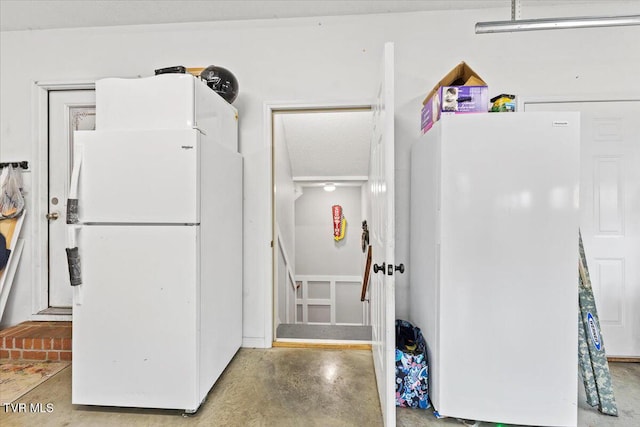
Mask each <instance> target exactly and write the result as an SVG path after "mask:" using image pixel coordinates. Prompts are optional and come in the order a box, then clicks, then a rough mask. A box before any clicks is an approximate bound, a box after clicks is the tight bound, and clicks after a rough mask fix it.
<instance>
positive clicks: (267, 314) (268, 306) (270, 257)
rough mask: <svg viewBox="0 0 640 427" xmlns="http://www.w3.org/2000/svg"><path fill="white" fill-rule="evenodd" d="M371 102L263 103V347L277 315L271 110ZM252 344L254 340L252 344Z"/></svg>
mask: <svg viewBox="0 0 640 427" xmlns="http://www.w3.org/2000/svg"><path fill="white" fill-rule="evenodd" d="M371 107H372V104H371V100H370V99H369V100H366V101H352V102H349V101H342V102H341V101H336V102H313V101H310V102H307V101H267V102H265V103H264V108H263V118H264V120H263V123H264V140H265V142H266V147H265V148H266V149H267V150H268V152H269V155H268V156H267V161H268V166H267V170H268V171H269V179H268V180H266V181H265V183H266V184H267V185H268V186H269V187H268V190H267V191H268V193H266V194H269V203H268V205H267V208H266V209H265V215H264V218H265V220H266V221H268V223H267V224H266V225H267V229H269V230H271V239H270V243H269V242H267V243H268V244H270V245H271V248H270V250H268V251H266V253H267V256H266V257H265V259H264V260H263V262H264V263H265V264H264V265H266V266H268V268H269V269H270V271H271V274H270V275H269V276H268V279H267V287H266V289H265V298H264V342H263V347H264V348H271V347H272V345H273V339H274V337H275V334H274V330H273V329H274V325H275V320H274V316H275V314H276V311H275V307H274V306H275V299H274V295H276V294H275V292H274V286H275V274H276V273H275V266H274V260H275V259H276V257H275V253H274V251H275V250H277V248H278V246H277V245H276V244H275V241H276V239H275V236H276V234H275V233H276V231H275V215H274V204H273V198H274V194H273V184H274V182H273V181H274V176H273V173H274V168H273V162H274V156H273V120H272V117H273V112H274V111H287V112H289V111H290V112H294V111H304V110H347V109H365V108H369V109H370V108H371ZM252 343H253V341H252ZM245 344H247V339H246V338H245V340H244V343H243V345H245Z"/></svg>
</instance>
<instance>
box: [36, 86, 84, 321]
mask: <svg viewBox="0 0 640 427" xmlns="http://www.w3.org/2000/svg"><path fill="white" fill-rule="evenodd" d="M83 89H88V90H91V89H95V81H90V80H85V81H73V82H69V81H51V82H39V81H36V82H34V84H33V87H32V91H31V94H32V95H31V106H32V108H31V117H32V121H31V123H32V130H31V132H32V141H33V142H32V159H31V167H30V169H31V174H32V175H31V176H32V181H31V186H32V188H31V193H32V195H33V197H32V200H33V209H32V210H31V211H32V213H33V216H32V219H31V226H32V232H31V236H30V237H31V239H32V257H33V272H32V274H33V276H32V281H31V295H32V296H31V313H32V314H31V320H48V321H55V320H58V321H69V320H71V315H70V314H50V313H41V312H42V311H43V310H46V309H47V308H49V304H48V282H49V279H48V277H49V272H48V269H49V268H48V263H47V256H48V251H47V244H48V243H47V242H48V238H47V235H48V233H47V230H46V228H45V227H44V222H43V221H38V218H42V217H43V216H44V215H45V214H46V213H47V212H48V208H49V201H48V199H47V195H48V194H47V187H48V176H49V169H48V162H47V158H48V157H47V154H48V145H49V119H48V112H49V92H50V91H55V90H83Z"/></svg>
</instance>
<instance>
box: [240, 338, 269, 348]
mask: <svg viewBox="0 0 640 427" xmlns="http://www.w3.org/2000/svg"><path fill="white" fill-rule="evenodd" d="M242 347H243V348H271V345H266V344H265V340H264V338H254V337H242Z"/></svg>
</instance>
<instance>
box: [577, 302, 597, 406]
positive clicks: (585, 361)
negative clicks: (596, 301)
mask: <svg viewBox="0 0 640 427" xmlns="http://www.w3.org/2000/svg"><path fill="white" fill-rule="evenodd" d="M578 361H579V363H580V374H581V376H582V383H583V384H584V390H585V392H586V395H587V403H588V404H589V405H591V406H598V405H600V398H598V388H597V387H596V380H595V375H594V374H593V367H592V366H591V356H589V344H587V338H586V336H585V333H584V326H583V324H582V314H581V313H578Z"/></svg>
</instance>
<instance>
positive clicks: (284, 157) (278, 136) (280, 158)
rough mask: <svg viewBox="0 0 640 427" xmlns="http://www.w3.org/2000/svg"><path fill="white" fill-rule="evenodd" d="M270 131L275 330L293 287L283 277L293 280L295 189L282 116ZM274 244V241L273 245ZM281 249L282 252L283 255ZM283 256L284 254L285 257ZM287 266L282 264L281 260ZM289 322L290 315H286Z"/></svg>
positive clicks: (275, 118) (280, 321)
mask: <svg viewBox="0 0 640 427" xmlns="http://www.w3.org/2000/svg"><path fill="white" fill-rule="evenodd" d="M273 128H274V150H273V155H274V167H275V170H274V177H275V204H276V209H275V211H276V221H277V224H278V227H277V231H276V233H279V236H278V239H279V240H280V243H279V245H278V246H276V248H277V251H276V256H277V257H278V260H277V266H278V268H277V270H276V279H275V280H276V282H277V287H276V289H277V290H278V292H277V293H278V297H277V313H278V318H277V319H276V328H277V326H278V324H280V323H285V322H286V310H287V299H286V293H287V292H288V293H289V294H290V296H291V298H294V294H293V288H292V287H291V285H290V282H289V278H288V277H287V270H286V267H288V268H290V269H291V270H292V273H293V275H294V277H295V265H296V264H295V261H296V258H295V257H296V250H295V249H296V248H295V240H294V239H295V237H294V235H295V222H294V214H295V210H294V202H295V188H294V185H293V178H292V173H291V160H290V158H289V150H288V149H287V140H286V133H285V130H284V123H283V120H282V116H280V115H278V114H275V115H274V118H273ZM274 245H275V242H274ZM283 249H284V252H283ZM285 254H286V255H285ZM285 256H286V258H287V259H286V261H288V263H289V265H288V266H287V265H286V264H285V259H284V257H285ZM290 316H291V318H292V319H293V313H291V314H290Z"/></svg>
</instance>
